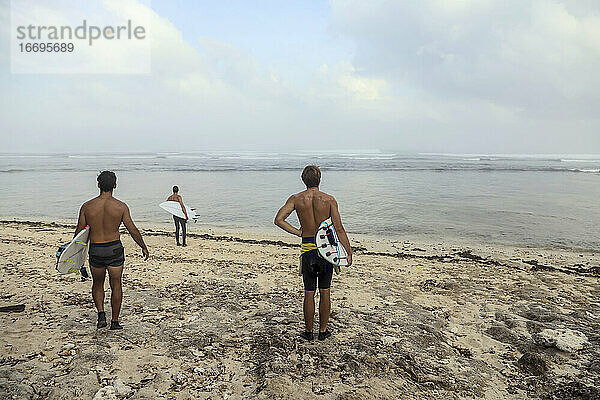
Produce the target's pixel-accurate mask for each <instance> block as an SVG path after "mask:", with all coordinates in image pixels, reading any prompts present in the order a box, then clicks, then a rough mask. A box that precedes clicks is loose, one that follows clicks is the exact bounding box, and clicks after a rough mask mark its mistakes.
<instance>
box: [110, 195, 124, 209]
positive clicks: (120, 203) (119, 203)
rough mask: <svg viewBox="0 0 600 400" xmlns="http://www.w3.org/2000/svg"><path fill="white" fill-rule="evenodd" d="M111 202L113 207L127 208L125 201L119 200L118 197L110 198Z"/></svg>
mask: <svg viewBox="0 0 600 400" xmlns="http://www.w3.org/2000/svg"><path fill="white" fill-rule="evenodd" d="M111 203H112V205H113V206H114V207H118V208H122V209H126V208H127V203H125V202H124V201H121V200H119V199H117V198H116V197H113V198H112V199H111Z"/></svg>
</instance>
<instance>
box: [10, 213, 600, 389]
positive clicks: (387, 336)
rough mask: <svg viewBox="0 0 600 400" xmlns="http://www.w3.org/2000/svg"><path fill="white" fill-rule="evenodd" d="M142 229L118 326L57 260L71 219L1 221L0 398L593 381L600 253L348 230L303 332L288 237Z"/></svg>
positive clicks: (596, 377) (597, 367) (598, 361)
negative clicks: (315, 326) (348, 248)
mask: <svg viewBox="0 0 600 400" xmlns="http://www.w3.org/2000/svg"><path fill="white" fill-rule="evenodd" d="M141 228H143V229H142V233H143V235H144V237H145V240H146V243H147V244H148V247H149V249H150V253H151V259H150V260H148V261H147V262H144V261H143V260H142V258H141V255H140V252H139V251H138V248H137V247H136V246H135V244H134V243H133V241H132V240H131V238H130V237H129V236H128V235H123V236H122V240H123V243H124V246H125V250H126V265H125V270H124V278H123V284H124V299H123V309H122V312H121V320H122V324H123V326H124V328H125V329H124V330H123V331H116V332H115V331H109V330H106V329H101V330H96V327H95V319H96V310H95V309H94V306H93V303H92V299H91V294H90V288H91V282H90V281H89V280H88V281H87V282H81V281H80V278H79V276H75V275H60V274H58V273H57V272H56V270H55V260H56V259H55V252H56V249H57V247H58V245H60V244H62V243H64V242H67V241H69V240H70V238H71V237H72V230H73V227H72V226H70V225H69V224H56V223H48V222H23V221H21V222H15V221H2V222H0V238H1V243H0V259H1V260H2V263H1V268H2V274H1V283H2V287H3V290H2V294H1V299H0V306H10V305H18V304H24V305H25V310H24V311H23V312H3V313H0V321H1V322H0V350H1V358H0V364H1V366H0V398H7V399H13V398H14V399H46V398H48V399H92V398H98V399H99V398H105V399H114V398H130V399H188V398H189V399H248V398H257V399H348V400H349V399H468V398H485V399H524V398H532V399H598V398H600V347H599V345H600V333H599V331H598V323H599V322H600V300H599V299H600V288H599V286H598V278H599V276H600V253H593V252H589V251H587V252H583V251H574V250H561V249H540V248H519V247H500V246H491V245H477V246H475V245H473V246H461V247H453V246H444V244H428V245H423V244H417V243H414V242H411V241H410V240H409V238H408V239H407V240H406V241H384V240H381V241H373V240H366V239H357V238H355V237H351V238H350V239H351V241H352V243H353V245H354V246H355V248H356V253H355V261H354V263H355V264H354V265H353V266H352V267H351V268H348V269H346V270H344V271H343V272H342V274H341V275H337V276H334V280H333V284H332V316H331V322H330V326H331V330H332V331H333V336H332V337H331V338H330V339H328V340H326V341H323V342H319V341H314V342H310V343H308V342H304V341H302V340H301V339H300V338H299V337H298V334H299V332H300V331H301V330H302V328H303V323H302V310H301V301H302V296H303V292H302V285H301V278H300V277H299V276H298V274H297V261H298V252H299V249H298V247H299V245H298V241H297V240H294V238H293V237H291V236H284V235H281V236H274V237H269V238H259V237H258V236H257V235H254V236H253V235H249V234H239V235H236V234H232V235H226V236H219V235H217V234H207V233H192V234H191V235H190V237H189V246H188V247H187V248H181V247H176V246H175V243H174V240H173V238H172V237H168V235H169V233H168V232H166V231H164V230H161V229H158V228H155V227H154V228H153V227H150V226H143V225H142V226H141ZM106 289H107V298H106V304H107V311H110V306H109V295H110V290H109V289H108V282H107V283H106Z"/></svg>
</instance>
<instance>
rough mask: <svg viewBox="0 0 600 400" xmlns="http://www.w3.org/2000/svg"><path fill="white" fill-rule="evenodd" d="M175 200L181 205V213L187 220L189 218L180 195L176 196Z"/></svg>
mask: <svg viewBox="0 0 600 400" xmlns="http://www.w3.org/2000/svg"><path fill="white" fill-rule="evenodd" d="M177 201H178V202H179V204H180V205H181V209H182V210H183V215H185V219H186V220H188V219H189V218H188V215H187V210H186V209H185V206H184V205H183V199H182V198H181V196H177Z"/></svg>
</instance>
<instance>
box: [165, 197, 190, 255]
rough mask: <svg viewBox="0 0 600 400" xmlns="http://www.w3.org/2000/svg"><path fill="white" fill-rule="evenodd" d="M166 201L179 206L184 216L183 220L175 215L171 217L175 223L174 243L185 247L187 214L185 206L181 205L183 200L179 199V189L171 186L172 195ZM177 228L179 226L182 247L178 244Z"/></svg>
mask: <svg viewBox="0 0 600 400" xmlns="http://www.w3.org/2000/svg"><path fill="white" fill-rule="evenodd" d="M167 201H176V202H178V203H179V204H180V205H181V210H182V211H183V215H185V219H183V218H180V217H178V216H176V215H173V221H175V241H176V242H177V246H184V247H185V246H187V244H185V233H186V232H185V228H186V226H185V224H186V222H187V220H188V219H189V218H188V214H187V210H186V209H185V206H184V205H183V199H182V198H181V196H180V195H179V187H178V186H173V194H172V195H170V196H169V197H168V198H167ZM179 226H181V241H182V242H183V245H182V244H180V243H179Z"/></svg>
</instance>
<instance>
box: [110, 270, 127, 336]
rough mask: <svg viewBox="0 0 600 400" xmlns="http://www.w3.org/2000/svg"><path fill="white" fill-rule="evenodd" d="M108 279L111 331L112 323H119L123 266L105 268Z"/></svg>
mask: <svg viewBox="0 0 600 400" xmlns="http://www.w3.org/2000/svg"><path fill="white" fill-rule="evenodd" d="M107 268H108V276H109V278H110V292H111V293H110V305H111V309H112V318H111V329H113V325H114V322H117V325H118V322H119V313H120V312H121V302H122V300H123V284H122V282H121V276H122V275H123V266H122V265H121V266H118V267H107Z"/></svg>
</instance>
